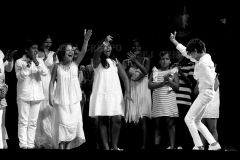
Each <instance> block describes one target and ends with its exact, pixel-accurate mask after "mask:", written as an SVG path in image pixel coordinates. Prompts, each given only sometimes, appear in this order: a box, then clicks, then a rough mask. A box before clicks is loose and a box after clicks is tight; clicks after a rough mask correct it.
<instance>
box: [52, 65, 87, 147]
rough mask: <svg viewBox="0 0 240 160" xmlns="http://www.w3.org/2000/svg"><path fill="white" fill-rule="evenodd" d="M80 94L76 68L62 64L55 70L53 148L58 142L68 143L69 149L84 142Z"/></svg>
mask: <svg viewBox="0 0 240 160" xmlns="http://www.w3.org/2000/svg"><path fill="white" fill-rule="evenodd" d="M81 100H82V92H81V89H80V85H79V81H78V66H77V64H76V63H75V62H71V63H70V65H69V68H66V67H64V66H63V65H62V64H59V65H58V69H57V84H56V89H55V93H54V111H53V112H54V116H53V117H54V123H53V127H52V136H53V138H54V143H55V148H58V145H59V143H60V142H66V141H68V142H70V141H71V144H70V146H71V147H70V149H71V148H76V147H78V146H80V145H81V144H82V143H84V142H85V135H84V132H83V122H82V112H81V106H80V101H81Z"/></svg>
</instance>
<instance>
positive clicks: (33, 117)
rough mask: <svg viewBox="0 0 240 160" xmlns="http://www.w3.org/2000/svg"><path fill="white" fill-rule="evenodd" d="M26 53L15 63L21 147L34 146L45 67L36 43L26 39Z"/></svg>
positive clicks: (42, 95) (29, 147) (28, 147)
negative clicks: (39, 56) (38, 55)
mask: <svg viewBox="0 0 240 160" xmlns="http://www.w3.org/2000/svg"><path fill="white" fill-rule="evenodd" d="M25 51H26V53H25V54H24V55H23V57H22V58H20V59H18V60H17V61H16V63H15V72H16V77H17V80H18V81H17V105H18V114H19V117H18V138H19V142H20V143H19V146H20V148H21V149H33V148H35V144H34V140H35V133H36V128H37V119H38V114H39V109H40V104H41V101H42V100H44V93H43V88H42V81H41V75H42V76H45V75H46V72H47V69H46V67H45V65H44V62H43V60H42V59H41V58H38V57H37V53H38V45H37V44H36V43H34V42H33V41H30V40H27V41H26V44H25Z"/></svg>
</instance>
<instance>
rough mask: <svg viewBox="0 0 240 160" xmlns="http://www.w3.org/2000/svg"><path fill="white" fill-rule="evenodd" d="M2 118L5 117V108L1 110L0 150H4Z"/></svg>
mask: <svg viewBox="0 0 240 160" xmlns="http://www.w3.org/2000/svg"><path fill="white" fill-rule="evenodd" d="M2 116H3V108H1V109H0V149H3V137H2Z"/></svg>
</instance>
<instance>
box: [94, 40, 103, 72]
mask: <svg viewBox="0 0 240 160" xmlns="http://www.w3.org/2000/svg"><path fill="white" fill-rule="evenodd" d="M103 50H104V44H102V45H101V46H99V47H98V48H97V49H96V50H95V51H94V53H93V68H97V67H98V65H99V63H100V61H101V58H100V55H101V54H102V52H103Z"/></svg>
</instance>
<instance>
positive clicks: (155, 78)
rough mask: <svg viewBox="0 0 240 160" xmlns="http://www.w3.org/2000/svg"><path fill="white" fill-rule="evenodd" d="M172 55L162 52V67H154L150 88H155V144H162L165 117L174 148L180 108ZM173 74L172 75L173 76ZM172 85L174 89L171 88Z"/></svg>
mask: <svg viewBox="0 0 240 160" xmlns="http://www.w3.org/2000/svg"><path fill="white" fill-rule="evenodd" d="M170 64H171V57H170V53H169V52H161V53H160V65H161V68H160V69H157V68H156V67H153V71H152V74H151V75H150V79H149V82H148V87H149V89H153V95H152V97H153V105H152V112H151V116H152V118H154V119H155V145H156V146H158V145H159V144H160V139H161V131H160V123H161V121H162V120H163V118H165V120H166V123H167V124H166V125H167V129H168V133H169V140H170V147H169V148H168V149H174V145H175V125H174V117H178V108H177V103H176V93H175V92H176V91H177V90H178V89H179V82H178V74H177V73H174V74H173V76H172V74H171V73H172V72H171V70H170V69H169V65H170ZM171 76H172V77H171ZM169 87H171V88H172V89H173V90H172V91H171V90H169Z"/></svg>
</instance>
